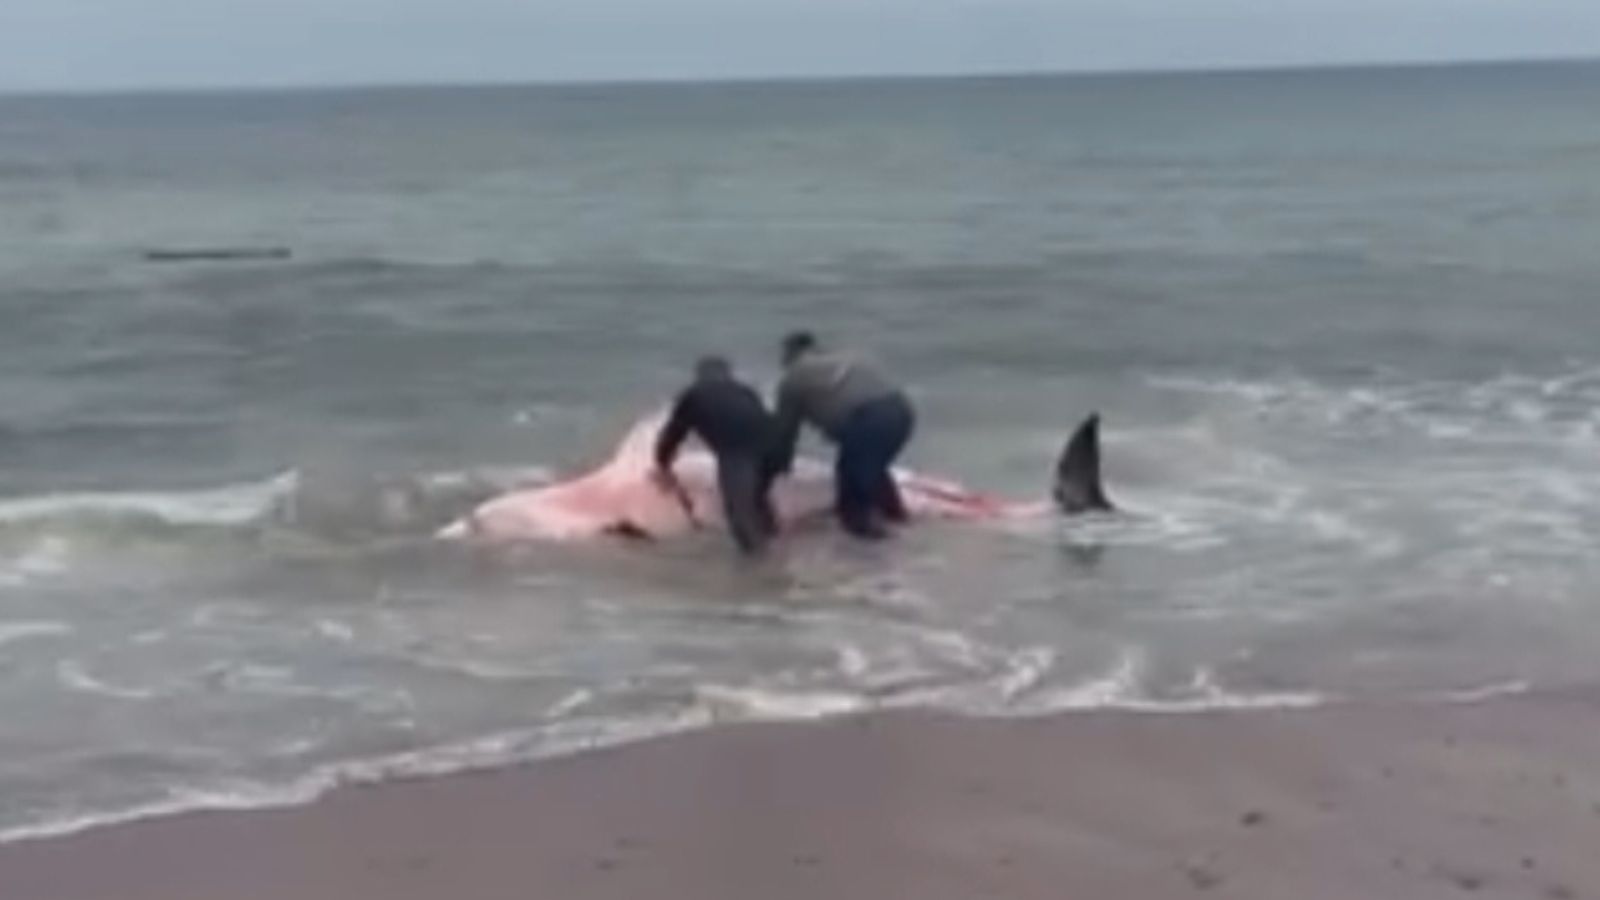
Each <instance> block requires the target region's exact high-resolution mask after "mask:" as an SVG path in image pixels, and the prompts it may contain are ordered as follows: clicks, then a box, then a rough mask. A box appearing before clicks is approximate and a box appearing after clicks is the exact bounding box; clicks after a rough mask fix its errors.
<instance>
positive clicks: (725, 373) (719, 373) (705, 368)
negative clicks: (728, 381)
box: [694, 356, 733, 381]
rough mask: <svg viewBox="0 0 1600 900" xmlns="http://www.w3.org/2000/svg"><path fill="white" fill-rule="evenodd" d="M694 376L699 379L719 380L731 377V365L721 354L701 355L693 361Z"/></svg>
mask: <svg viewBox="0 0 1600 900" xmlns="http://www.w3.org/2000/svg"><path fill="white" fill-rule="evenodd" d="M694 377H695V378H696V379H698V380H700V381H721V380H722V379H724V378H732V377H733V366H732V365H731V364H730V363H729V362H728V360H727V359H726V358H724V357H721V356H702V357H700V358H699V359H698V360H696V361H695V364H694Z"/></svg>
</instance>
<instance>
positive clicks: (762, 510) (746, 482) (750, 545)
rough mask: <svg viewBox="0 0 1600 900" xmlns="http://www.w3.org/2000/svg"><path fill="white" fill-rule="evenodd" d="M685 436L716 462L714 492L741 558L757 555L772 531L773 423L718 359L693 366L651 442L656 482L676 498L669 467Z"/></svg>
mask: <svg viewBox="0 0 1600 900" xmlns="http://www.w3.org/2000/svg"><path fill="white" fill-rule="evenodd" d="M691 432H693V433H694V434H695V435H697V436H698V437H699V438H700V440H701V441H703V442H704V443H705V445H706V446H707V447H708V448H710V450H711V452H712V454H713V455H714V456H716V458H717V488H718V492H719V493H721V494H722V507H723V511H724V515H725V516H726V518H727V520H728V530H729V531H731V532H732V533H733V540H734V542H735V543H736V544H738V545H739V549H740V551H742V552H743V553H744V554H745V555H747V556H755V555H758V554H760V553H761V552H762V551H763V550H764V549H766V545H767V542H768V541H769V540H771V538H772V537H773V535H775V534H777V531H778V522H777V517H776V516H775V515H773V511H772V503H771V499H770V497H769V493H770V491H771V488H772V480H773V478H774V477H775V473H774V471H773V469H774V467H773V465H772V459H773V457H772V448H773V446H774V442H775V439H776V438H777V433H778V432H777V423H776V421H775V420H774V419H773V417H772V414H771V413H769V412H767V407H766V405H765V404H763V403H762V402H761V395H759V394H757V393H756V392H755V391H754V390H752V389H751V388H750V387H748V386H747V385H745V384H743V383H741V382H740V381H739V380H738V379H736V378H734V376H733V367H732V366H730V365H729V364H728V361H727V360H726V359H723V358H722V357H720V356H707V357H703V358H701V360H700V361H699V362H698V363H696V364H695V380H694V383H693V384H691V385H690V386H689V387H688V388H687V389H685V390H684V391H683V393H681V394H679V395H678V399H677V402H676V403H675V404H674V405H673V407H672V415H671V417H670V418H668V419H667V424H666V425H665V426H664V427H663V428H662V429H661V434H660V435H659V436H658V437H657V438H656V453H655V456H656V471H655V479H656V483H657V484H659V485H660V486H661V487H662V489H664V490H668V491H672V492H674V493H678V494H679V495H680V496H682V488H681V487H679V485H678V481H677V477H676V476H675V475H673V474H672V464H673V462H674V461H675V460H676V459H677V457H678V449H679V448H680V447H681V446H682V445H683V441H684V438H686V437H688V436H689V434H690V433H691Z"/></svg>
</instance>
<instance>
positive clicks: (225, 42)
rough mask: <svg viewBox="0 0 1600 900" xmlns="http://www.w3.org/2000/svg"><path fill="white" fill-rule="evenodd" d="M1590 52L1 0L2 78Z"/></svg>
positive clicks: (930, 19) (966, 15) (224, 77)
mask: <svg viewBox="0 0 1600 900" xmlns="http://www.w3.org/2000/svg"><path fill="white" fill-rule="evenodd" d="M1573 56H1587V57H1593V56H1600V0H0V91H39V90H102V89H111V90H123V89H146V88H187V87H269V86H298V85H346V84H394V83H399V84H417V83H481V82H527V81H594V80H655V79H724V78H738V79H743V78H768V77H796V76H799V77H812V76H848V75H912V74H965V73H986V72H992V73H998V72H1028V71H1084V70H1088V71H1101V70H1128V69H1134V70H1143V69H1191V68H1200V69H1204V68H1248V67H1257V66H1283V65H1322V64H1350V63H1367V62H1435V61H1446V60H1461V59H1471V60H1478V59H1523V58H1546V57H1573Z"/></svg>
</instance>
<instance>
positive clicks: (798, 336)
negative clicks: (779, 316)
mask: <svg viewBox="0 0 1600 900" xmlns="http://www.w3.org/2000/svg"><path fill="white" fill-rule="evenodd" d="M816 348H817V336H816V335H814V334H812V333H811V332H809V331H791V332H789V334H788V335H787V336H786V337H784V339H783V364H784V365H786V366H787V365H790V364H792V363H793V362H794V361H795V360H797V359H799V358H800V357H802V356H804V355H805V354H807V353H809V352H811V351H812V350H815V349H816Z"/></svg>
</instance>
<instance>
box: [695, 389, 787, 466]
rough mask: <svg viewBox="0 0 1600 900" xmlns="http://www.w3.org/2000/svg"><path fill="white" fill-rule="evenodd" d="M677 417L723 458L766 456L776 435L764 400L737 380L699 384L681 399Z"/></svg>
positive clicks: (773, 422) (772, 420)
mask: <svg viewBox="0 0 1600 900" xmlns="http://www.w3.org/2000/svg"><path fill="white" fill-rule="evenodd" d="M673 415H674V418H677V417H679V416H681V417H682V419H683V424H684V425H685V426H687V428H688V430H690V431H693V432H694V433H695V434H697V435H699V436H700V439H701V440H702V441H704V442H705V443H706V446H708V447H710V448H711V450H712V452H713V453H716V454H717V455H719V456H721V455H724V454H729V453H755V454H763V453H765V452H767V449H768V448H769V447H770V446H771V445H772V442H773V438H774V436H775V431H776V425H775V421H774V419H773V417H772V414H771V413H769V412H767V408H766V405H765V404H763V403H762V402H761V396H760V395H759V394H757V393H756V392H755V391H754V390H752V389H751V388H750V387H749V386H747V385H745V384H743V383H741V382H739V381H736V380H734V379H733V378H718V379H713V380H704V381H697V382H695V383H694V384H693V385H691V386H690V387H689V388H688V389H687V390H686V391H684V392H683V394H682V395H681V396H680V397H679V400H678V406H677V408H676V409H675V410H674V413H673Z"/></svg>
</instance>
